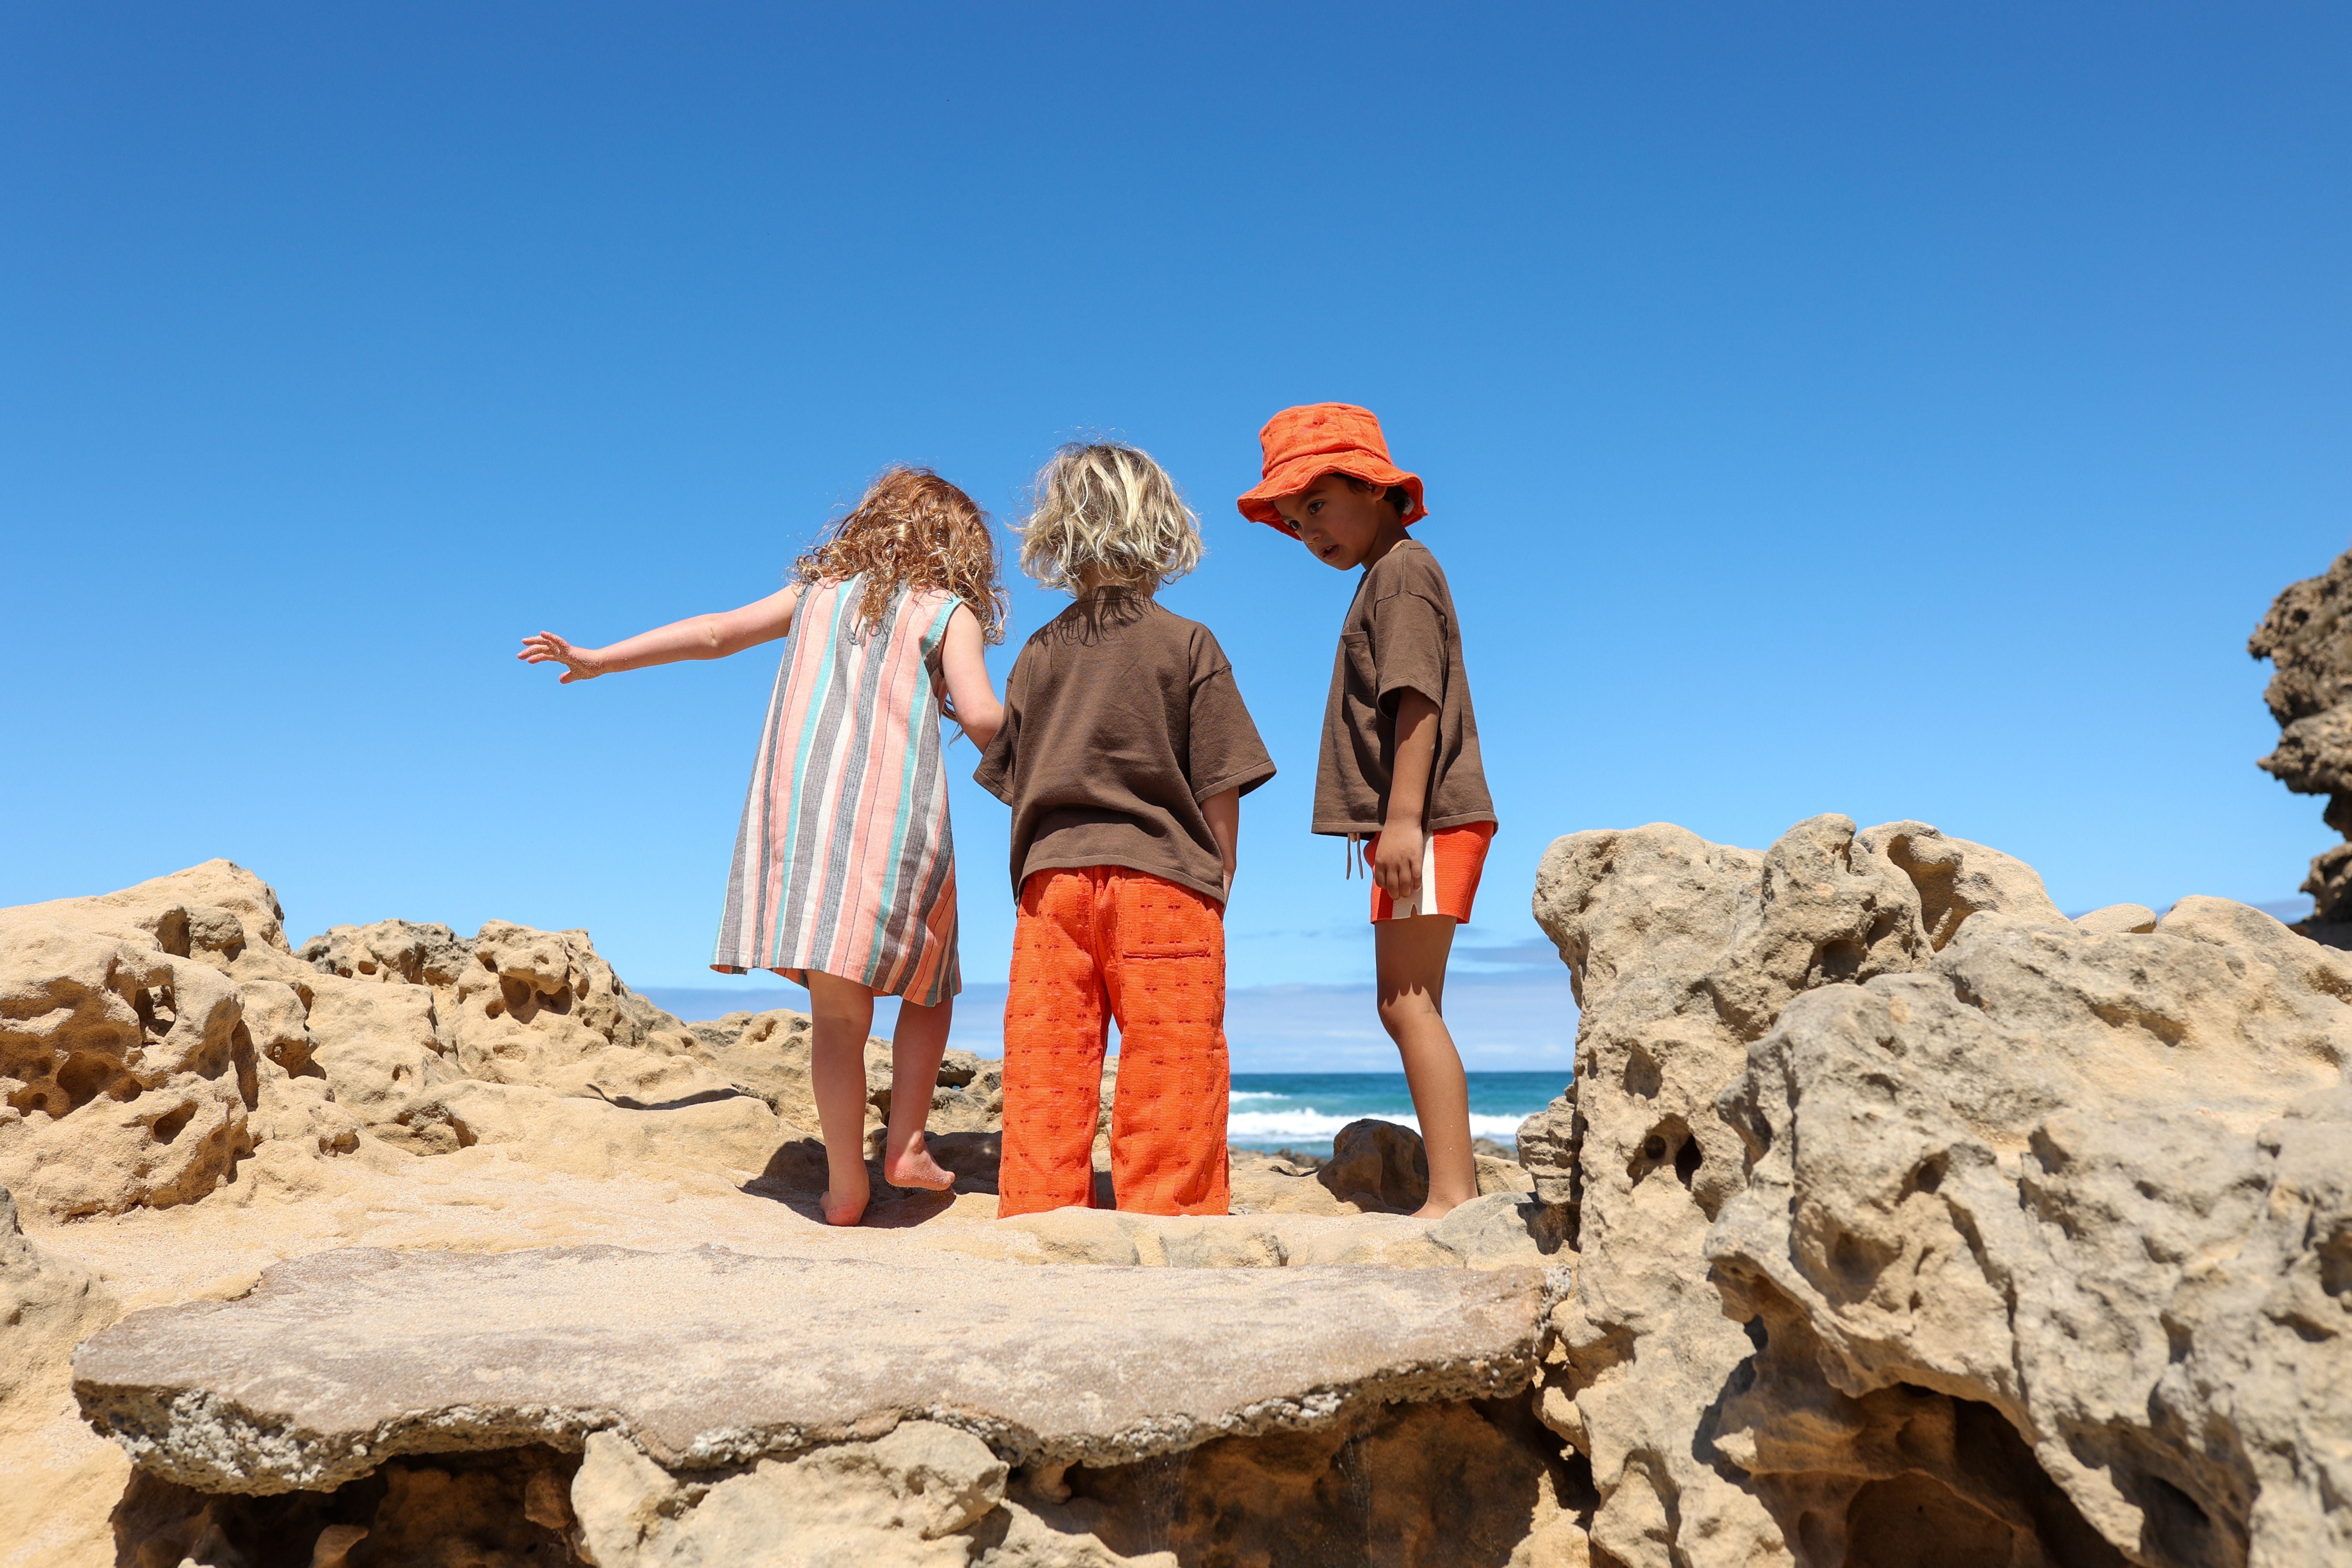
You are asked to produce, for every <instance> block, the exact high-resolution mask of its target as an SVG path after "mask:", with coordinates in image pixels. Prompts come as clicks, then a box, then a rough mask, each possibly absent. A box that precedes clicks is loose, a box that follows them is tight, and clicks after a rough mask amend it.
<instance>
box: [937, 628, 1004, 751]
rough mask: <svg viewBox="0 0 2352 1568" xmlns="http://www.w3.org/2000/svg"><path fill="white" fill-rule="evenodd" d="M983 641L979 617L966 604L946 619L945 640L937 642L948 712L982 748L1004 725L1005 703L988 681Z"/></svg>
mask: <svg viewBox="0 0 2352 1568" xmlns="http://www.w3.org/2000/svg"><path fill="white" fill-rule="evenodd" d="M986 646H987V645H986V644H985V643H983V642H982V639H981V635H980V617H979V616H975V615H973V614H972V613H971V605H957V606H956V611H955V614H954V615H953V616H950V617H949V618H948V635H947V640H946V641H945V642H943V643H941V644H940V674H941V675H942V676H944V677H945V678H946V680H947V688H948V691H947V697H948V700H947V715H948V717H949V718H950V719H952V720H954V721H955V722H956V723H957V724H959V725H961V726H962V729H963V732H964V733H965V734H967V735H970V736H971V743H972V744H973V745H975V746H979V747H981V748H982V749H983V750H985V749H986V748H987V745H988V743H989V742H991V741H993V740H994V739H996V732H997V731H999V730H1002V729H1003V728H1004V704H1003V703H1002V702H999V701H998V700H996V688H995V687H994V686H992V685H991V684H990V683H989V679H988V660H987V658H985V657H984V650H985V648H986Z"/></svg>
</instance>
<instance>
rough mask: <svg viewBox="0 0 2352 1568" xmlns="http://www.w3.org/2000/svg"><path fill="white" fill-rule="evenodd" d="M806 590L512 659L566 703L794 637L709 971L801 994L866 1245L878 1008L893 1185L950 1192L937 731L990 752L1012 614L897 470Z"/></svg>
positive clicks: (978, 527) (951, 861) (981, 544)
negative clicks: (771, 974) (804, 991)
mask: <svg viewBox="0 0 2352 1568" xmlns="http://www.w3.org/2000/svg"><path fill="white" fill-rule="evenodd" d="M1003 612H1004V597H1003V589H1002V588H1001V587H1000V586H999V585H998V583H997V557H996V544H995V542H994V540H993V539H992V538H991V536H990V534H989V528H988V518H987V515H986V514H985V513H983V512H982V510H980V508H979V507H978V506H976V505H974V504H973V503H972V500H971V497H970V496H968V495H966V494H964V492H963V491H961V490H960V489H957V488H956V487H955V486H953V485H951V484H950V483H948V481H947V480H945V479H941V478H940V477H939V476H938V475H937V474H935V473H932V472H931V471H930V470H929V469H928V468H891V469H889V470H887V472H885V473H884V474H883V475H882V476H881V477H880V478H879V479H876V480H875V481H874V484H873V486H872V488H870V489H867V491H866V495H865V498H864V499H863V500H860V501H859V502H858V503H857V506H856V508H855V509H854V510H852V511H851V512H850V513H849V514H848V515H847V516H846V517H844V518H843V519H842V520H841V521H840V522H839V523H838V524H837V525H836V526H835V528H834V529H833V530H832V531H831V532H830V533H829V534H828V535H827V536H826V537H825V538H824V540H823V541H821V542H819V543H818V544H817V546H816V547H815V548H814V549H812V550H810V551H809V552H807V553H805V554H803V556H802V557H801V558H800V560H799V562H798V563H796V564H795V566H794V568H793V583H792V584H790V585H789V586H787V587H786V588H784V589H783V590H782V592H780V593H776V594H772V595H769V596H768V597H766V598H764V599H761V600H760V601H759V602H758V603H756V604H751V605H744V606H743V607H742V608H741V609H739V610H730V611H728V612H726V613H724V614H721V615H709V616H694V617H693V618H691V619H688V620H683V621H677V622H674V623H673V624H671V625H669V626H660V627H657V628H656V629H655V630H653V631H649V632H645V633H641V634H640V635H638V636H636V637H630V638H628V639H627V640H626V641H624V642H618V643H614V645H613V646H612V647H603V648H580V647H573V646H572V644H570V643H568V642H566V641H564V640H563V639H562V637H557V636H555V635H554V634H553V633H551V632H541V633H540V634H538V635H537V636H536V637H526V638H524V639H523V647H522V652H521V653H520V654H519V655H518V656H517V657H518V658H522V659H524V660H526V661H528V662H530V663H532V664H541V663H545V662H547V661H550V660H553V661H555V662H557V663H561V664H562V665H564V666H566V667H567V669H566V673H565V674H564V676H563V681H564V683H565V684H569V683H570V682H572V681H574V680H586V679H593V678H594V677H596V676H599V675H608V674H611V673H614V671H618V670H624V669H642V668H646V667H647V666H649V665H656V664H668V663H671V662H673V661H675V660H677V659H687V658H726V657H727V656H728V655H729V654H731V653H740V651H742V650H743V649H744V648H747V647H753V646H755V645H756V644H760V643H764V642H770V641H773V640H774V639H775V638H777V637H783V638H785V639H786V640H785V644H784V653H783V658H782V662H781V664H780V665H779V667H778V668H777V671H776V685H775V690H774V692H773V694H772V697H771V698H770V700H769V704H768V719H767V723H766V725H765V727H764V728H763V729H762V731H761V735H760V749H759V751H758V752H757V753H756V754H755V755H754V757H753V759H752V767H751V789H750V792H749V793H748V795H746V797H745V800H744V805H743V821H742V826H741V828H740V831H739V832H738V834H737V837H736V841H735V862H734V867H733V868H732V869H731V870H730V872H729V874H728V879H727V903H726V907H725V910H724V911H723V913H722V915H721V918H720V921H719V943H718V952H716V953H715V954H714V955H713V957H712V959H711V963H710V966H711V967H712V968H713V969H717V970H719V971H721V972H723V973H730V974H740V973H746V972H747V971H749V970H752V969H772V970H774V971H775V972H776V973H779V974H782V975H783V976H784V977H785V978H786V979H788V980H791V981H793V982H794V983H795V984H802V985H805V986H807V987H808V992H809V1001H810V1011H811V1012H812V1013H813V1014H814V1031H813V1039H812V1042H811V1049H812V1058H811V1061H810V1074H811V1077H812V1079H814V1086H813V1087H814V1090H815V1098H816V1105H817V1119H818V1122H819V1124H820V1127H821V1130H822V1131H823V1134H824V1150H825V1163H826V1168H827V1174H828V1184H827V1186H826V1189H825V1193H824V1217H825V1220H826V1222H827V1223H828V1224H832V1225H856V1223H857V1221H858V1219H859V1218H860V1217H861V1216H862V1215H864V1213H865V1211H866V1199H867V1196H868V1191H867V1182H866V1161H865V1146H864V1140H865V1126H866V1066H865V1046H866V1031H867V1030H868V1029H869V1028H871V1027H872V1026H873V1022H874V998H875V997H877V996H897V997H898V998H899V999H900V1004H899V1008H898V1030H897V1032H896V1035H895V1037H893V1040H892V1043H891V1081H892V1086H893V1087H892V1090H891V1095H890V1127H889V1131H888V1132H887V1135H886V1138H885V1142H884V1146H883V1156H882V1173H883V1176H884V1177H885V1179H887V1180H888V1181H890V1182H892V1183H894V1184H898V1185H899V1186H910V1187H924V1188H929V1189H931V1190H934V1191H939V1190H944V1189H945V1188H947V1187H949V1186H950V1185H952V1184H953V1183H954V1177H953V1176H952V1175H950V1173H948V1172H946V1171H945V1170H942V1169H941V1168H940V1165H939V1163H937V1162H936V1161H934V1160H933V1159H932V1158H931V1156H930V1154H929V1152H928V1151H927V1150H926V1149H925V1148H924V1146H923V1126H924V1122H925V1120H926V1119H927V1117H928V1115H929V1110H930V1104H931V1091H932V1089H933V1088H934V1086H935V1085H936V1083H937V1081H938V1079H939V1070H940V1055H941V1053H942V1052H943V1051H944V1050H945V1049H946V1047H947V1038H948V1026H949V1023H950V1019H951V1018H952V1016H953V1010H954V997H955V994H956V993H957V992H958V991H960V990H961V989H962V980H961V973H960V972H959V970H958V967H957V960H956V889H955V848H954V842H953V838H952V836H951V834H950V830H949V823H948V795H947V777H946V773H945V772H944V769H943V765H942V760H941V753H942V751H943V750H944V748H943V746H942V743H941V741H940V720H941V719H942V718H945V719H948V720H950V721H953V722H955V723H957V724H959V725H961V727H962V729H963V731H965V733H967V734H969V735H971V738H972V740H973V742H975V743H977V744H980V745H983V746H984V745H986V744H987V743H988V742H989V741H990V740H991V739H992V737H993V736H994V735H995V734H996V731H997V728H998V726H999V725H1000V724H1001V723H1002V722H1003V711H1004V710H1003V708H1002V707H1001V706H999V704H998V702H997V700H996V693H995V690H994V689H993V688H992V686H991V685H990V684H989V679H988V667H987V665H986V663H985V662H984V661H983V659H982V645H983V644H985V643H989V642H996V641H1001V640H1002V639H1003V635H1004V634H1003ZM943 693H944V700H943V698H942V694H943Z"/></svg>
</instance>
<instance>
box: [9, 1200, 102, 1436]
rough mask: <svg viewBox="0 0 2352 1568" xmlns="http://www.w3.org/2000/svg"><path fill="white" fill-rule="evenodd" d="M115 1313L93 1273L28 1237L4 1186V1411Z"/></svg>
mask: <svg viewBox="0 0 2352 1568" xmlns="http://www.w3.org/2000/svg"><path fill="white" fill-rule="evenodd" d="M114 1315H115V1307H114V1303H113V1301H112V1300H110V1298H109V1297H108V1295H107V1294H106V1292H105V1291H103V1290H101V1289H99V1287H98V1284H97V1282H96V1281H95V1280H93V1279H91V1278H90V1277H89V1274H88V1273H87V1272H85V1271H84V1270H82V1269H79V1268H74V1267H73V1266H72V1265H70V1264H68V1263H63V1262H60V1261H59V1260H58V1259H57V1258H51V1257H49V1256H48V1255H47V1253H45V1252H43V1251H42V1250H41V1248H39V1247H35V1246H34V1245H33V1244H32V1243H31V1242H29V1241H27V1240H26V1239H25V1237H24V1233H23V1232H22V1231H21V1230H19V1229H18V1228H17V1223H16V1200H15V1199H14V1198H12V1197H11V1196H9V1194H8V1192H7V1190H6V1189H5V1188H0V1411H5V1410H7V1408H8V1407H9V1406H10V1405H13V1404H15V1403H16V1401H17V1400H18V1399H19V1398H20V1397H21V1396H23V1394H25V1393H26V1388H27V1386H28V1384H30V1383H31V1382H32V1381H33V1380H34V1379H36V1378H37V1377H38V1376H39V1375H40V1374H41V1373H43V1372H45V1371H46V1370H47V1368H48V1367H50V1366H53V1365H55V1364H56V1363H58V1362H59V1361H62V1360H63V1359H64V1358H65V1356H66V1354H67V1353H68V1352H69V1351H71V1350H72V1348H73V1346H74V1345H75V1343H76V1342H79V1340H80V1338H81V1336H82V1335H83V1334H85V1333H88V1332H89V1331H91V1330H93V1329H95V1328H97V1327H99V1326H100V1324H102V1323H105V1322H108V1321H111V1320H112V1319H113V1317H114Z"/></svg>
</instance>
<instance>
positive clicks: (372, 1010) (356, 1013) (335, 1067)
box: [309, 974, 461, 1131]
mask: <svg viewBox="0 0 2352 1568" xmlns="http://www.w3.org/2000/svg"><path fill="white" fill-rule="evenodd" d="M310 984H311V999H310V1016H309V1027H310V1040H311V1057H312V1059H313V1060H315V1061H316V1062H317V1063H318V1066H319V1070H320V1072H321V1073H323V1074H324V1075H325V1077H326V1079H327V1083H328V1086H329V1087H330V1088H331V1089H332V1090H333V1091H334V1095H335V1098H336V1100H339V1101H340V1102H341V1104H342V1105H343V1107H344V1108H345V1109H346V1110H349V1111H350V1112H351V1113H352V1115H354V1116H356V1117H358V1118H359V1119H360V1120H361V1121H362V1122H363V1123H365V1124H366V1125H367V1126H369V1127H371V1128H375V1129H379V1130H383V1131H392V1130H394V1129H396V1128H397V1127H398V1126H399V1125H400V1121H399V1119H400V1116H401V1113H402V1112H403V1111H404V1110H406V1108H407V1107H408V1104H409V1102H410V1101H412V1100H415V1098H416V1097H417V1096H418V1095H420V1094H423V1093H425V1091H426V1090H428V1089H433V1088H435V1087H436V1086H437V1085H440V1084H445V1083H449V1082H452V1081H454V1080H455V1079H457V1078H458V1077H460V1076H461V1074H460V1072H459V1070H458V1068H457V1063H456V1061H455V1060H453V1059H452V1053H451V1051H450V1049H449V1047H448V1046H447V1045H446V1042H445V1041H444V1040H443V1038H442V1036H441V1028H440V1018H439V1016H438V1015H437V1013H436V1010H435V1006H434V994H433V992H432V991H431V990H430V989H428V988H426V987H425V986H421V985H385V984H375V983H373V982H370V981H357V980H343V979H338V978H334V977H331V976H328V975H325V974H320V975H319V976H317V977H315V978H314V979H313V980H312V982H311V983H310Z"/></svg>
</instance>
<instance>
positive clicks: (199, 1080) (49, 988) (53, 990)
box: [0, 906, 259, 1216]
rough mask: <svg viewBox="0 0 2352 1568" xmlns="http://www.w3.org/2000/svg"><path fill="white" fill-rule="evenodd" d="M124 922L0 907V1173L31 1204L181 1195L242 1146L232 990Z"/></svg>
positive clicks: (241, 1042)
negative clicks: (98, 922)
mask: <svg viewBox="0 0 2352 1568" xmlns="http://www.w3.org/2000/svg"><path fill="white" fill-rule="evenodd" d="M47 907H48V908H52V909H54V908H55V907H56V906H47ZM109 912H113V911H111V910H110V911H109ZM124 929H125V930H126V931H128V932H129V934H128V935H127V936H117V935H114V934H110V933H108V932H105V931H100V930H97V929H92V928H90V927H81V926H75V925H70V924H67V923H64V922H62V921H58V920H55V919H51V918H46V917H44V916H42V915H39V914H34V913H31V912H28V911H26V910H11V911H8V912H7V913H6V914H5V916H0V1183H5V1184H6V1185H8V1186H10V1187H11V1188H13V1189H14V1190H15V1191H16V1194H18V1196H19V1197H20V1198H21V1199H22V1200H23V1201H24V1202H25V1203H26V1205H29V1206H31V1207H33V1208H36V1209H37V1210H39V1211H40V1212H43V1213H46V1214H50V1215H60V1216H62V1215H88V1214H119V1213H121V1212H122V1211H123V1210H125V1209H129V1208H133V1207H137V1206H139V1205H152V1206H156V1207H163V1206H167V1205H172V1204H178V1203H190V1202H193V1201H194V1200H195V1199H197V1198H200V1197H202V1196H204V1195H205V1194H207V1193H209V1192H211V1191H212V1190H213V1189H214V1187H215V1186H217V1185H218V1184H220V1183H221V1182H223V1181H225V1180H226V1179H227V1178H228V1177H229V1175H230V1174H231V1173H232V1172H233V1171H234V1170H235V1168H236V1162H237V1160H238V1159H239V1158H240V1157H241V1156H242V1155H244V1154H245V1153H246V1152H247V1151H248V1150H249V1149H250V1148H251V1146H252V1139H251V1134H250V1133H249V1132H248V1131H247V1127H246V1116H247V1111H248V1110H249V1109H250V1108H251V1106H252V1104H253V1103H254V1100H255V1099H256V1097H257V1095H258V1092H259V1084H258V1079H257V1075H256V1068H255V1055H254V1049H253V1040H252V1036H251V1034H250V1032H249V1031H248V1030H247V1027H246V1026H245V1023H244V1011H243V1006H242V1003H241V1000H240V998H239V995H238V993H237V990H236V986H235V984H232V983H231V982H230V981H229V979H228V978H227V977H226V975H225V974H223V973H221V972H220V971H219V970H218V969H215V968H214V967H212V966H211V965H209V964H206V963H197V962H195V961H194V960H191V959H187V958H181V957H174V956H173V955H171V954H169V953H167V952H163V950H162V949H160V948H159V947H157V946H156V945H154V943H155V941H156V939H155V938H154V937H153V936H152V935H150V934H148V933H147V932H145V931H141V930H139V929H137V928H136V927H135V926H126V927H125V928H124Z"/></svg>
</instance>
